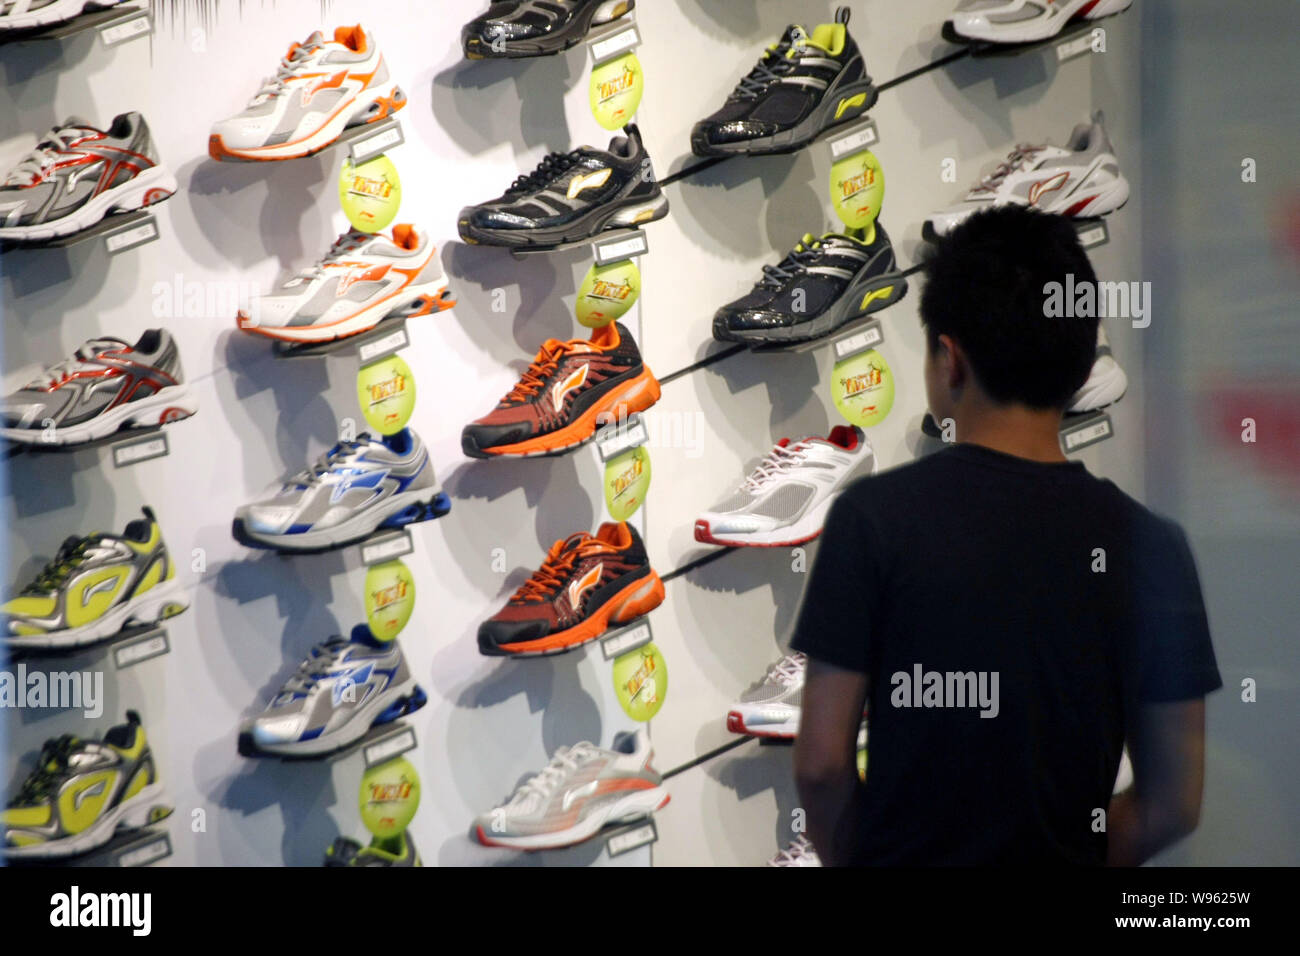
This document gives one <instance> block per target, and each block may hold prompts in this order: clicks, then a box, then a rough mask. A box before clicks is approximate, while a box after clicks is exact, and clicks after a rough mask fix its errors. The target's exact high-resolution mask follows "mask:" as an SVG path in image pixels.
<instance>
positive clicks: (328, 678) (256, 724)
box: [239, 624, 428, 757]
mask: <svg viewBox="0 0 1300 956" xmlns="http://www.w3.org/2000/svg"><path fill="white" fill-rule="evenodd" d="M427 701H428V697H426V696H425V693H424V691H423V690H421V689H420V686H419V685H418V684H416V682H415V678H414V677H413V676H412V675H411V669H410V668H409V667H407V665H406V658H405V657H404V656H403V655H402V648H401V647H400V646H399V645H398V643H397V641H395V640H394V641H388V642H386V643H384V642H380V641H377V640H375V639H374V638H373V637H372V636H371V634H370V629H369V628H368V627H366V626H365V625H364V624H362V625H360V626H358V627H356V628H354V629H353V631H352V637H351V638H344V637H332V638H330V639H329V640H328V641H325V642H324V643H323V644H317V645H316V646H315V647H313V648H312V649H311V653H310V654H308V655H307V659H306V660H305V661H303V662H302V663H301V664H300V665H299V666H298V671H297V673H295V674H294V675H293V676H292V677H290V678H289V679H288V680H287V681H285V684H284V686H283V687H281V688H280V692H279V693H278V694H276V695H275V697H274V698H272V700H271V702H270V703H269V704H267V705H266V710H264V711H263V712H262V713H261V714H260V715H259V716H258V717H255V718H253V719H252V720H248V721H245V723H244V725H243V726H242V727H241V728H240V732H239V752H240V753H241V754H244V755H245V756H253V755H255V754H257V753H267V754H277V755H279V756H283V757H317V756H320V755H321V754H326V753H331V752H333V751H335V750H341V749H342V748H344V747H346V746H348V745H349V744H351V743H355V742H356V741H358V740H360V739H361V738H362V737H364V736H365V735H366V734H367V733H368V732H369V731H370V728H371V727H377V726H379V725H381V724H387V723H390V722H391V721H394V720H397V719H398V718H399V717H402V716H404V715H406V714H410V713H414V712H415V711H417V710H419V709H420V708H421V707H423V706H424V705H425V703H426V702H427Z"/></svg>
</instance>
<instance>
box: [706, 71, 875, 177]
mask: <svg viewBox="0 0 1300 956" xmlns="http://www.w3.org/2000/svg"><path fill="white" fill-rule="evenodd" d="M859 95H862V96H863V102H862V103H860V104H854V105H852V106H848V107H847V108H844V109H842V111H841V112H840V115H839V116H838V117H835V116H833V115H832V114H833V112H834V111H836V110H840V109H841V107H843V106H844V104H846V103H848V102H850V101H852V100H853V99H855V98H857V96H859ZM879 97H880V91H879V90H877V89H876V87H875V84H873V83H872V82H871V79H870V78H867V79H864V80H858V81H857V82H855V83H850V84H847V85H846V86H845V87H844V88H843V89H841V90H835V91H833V92H832V91H829V90H828V91H827V93H826V95H825V96H824V97H822V101H821V102H820V103H819V104H817V108H816V109H815V110H813V112H812V113H810V114H809V115H808V116H806V117H804V119H803V120H802V121H801V122H800V123H799V124H798V125H796V126H793V127H791V128H790V129H788V130H783V131H781V132H779V133H773V134H772V135H771V136H759V137H755V138H754V139H747V140H743V141H740V142H735V143H710V142H709V140H708V134H707V133H703V132H695V131H692V132H691V152H693V153H694V154H695V155H696V156H699V157H701V158H702V159H707V158H710V157H714V156H778V155H781V154H783V153H794V152H798V151H799V150H801V149H803V148H804V147H805V146H809V145H811V144H812V143H813V142H815V141H816V140H817V139H818V137H820V136H821V135H822V134H823V133H826V132H829V131H830V130H833V129H836V128H837V127H840V126H844V125H846V124H848V123H852V122H853V121H854V120H856V119H858V118H860V117H861V116H863V115H865V114H866V112H867V111H868V110H870V109H871V108H872V107H873V106H875V105H876V100H877V99H879Z"/></svg>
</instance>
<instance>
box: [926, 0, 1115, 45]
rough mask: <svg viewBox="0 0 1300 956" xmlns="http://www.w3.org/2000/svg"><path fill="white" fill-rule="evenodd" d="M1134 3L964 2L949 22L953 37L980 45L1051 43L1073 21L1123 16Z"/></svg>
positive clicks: (1111, 0) (1099, 0)
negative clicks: (977, 42)
mask: <svg viewBox="0 0 1300 956" xmlns="http://www.w3.org/2000/svg"><path fill="white" fill-rule="evenodd" d="M1132 4H1133V0H963V2H962V3H961V4H960V5H959V6H958V7H957V12H956V13H954V14H953V15H952V16H951V17H950V18H949V20H948V24H949V25H950V26H951V28H952V33H954V34H955V35H956V36H957V37H959V38H961V39H963V40H974V41H979V42H983V43H1034V42H1037V41H1040V40H1050V39H1051V38H1052V37H1054V36H1056V35H1057V34H1058V33H1060V32H1061V30H1062V29H1064V28H1065V26H1066V25H1067V24H1069V23H1073V22H1075V21H1076V20H1100V19H1101V18H1102V17H1110V16H1114V15H1115V14H1117V13H1123V12H1124V11H1125V10H1127V9H1128V8H1129V7H1130V6H1132Z"/></svg>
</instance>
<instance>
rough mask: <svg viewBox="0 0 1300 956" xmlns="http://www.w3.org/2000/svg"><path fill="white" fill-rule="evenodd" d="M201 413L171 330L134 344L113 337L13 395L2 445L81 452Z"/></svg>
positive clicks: (5, 408)
mask: <svg viewBox="0 0 1300 956" xmlns="http://www.w3.org/2000/svg"><path fill="white" fill-rule="evenodd" d="M198 410H199V403H198V402H197V401H196V400H195V398H194V396H193V395H191V394H190V390H189V387H188V386H186V384H185V379H184V375H183V374H182V372H181V356H180V352H179V351H178V350H177V348H176V341H175V339H173V338H172V336H171V333H170V332H168V331H167V330H166V329H149V330H148V331H147V332H145V333H144V334H143V335H142V336H140V338H139V340H138V341H137V342H136V343H135V345H130V344H128V343H127V342H126V341H125V340H123V339H117V338H110V337H107V336H105V337H103V338H97V339H91V340H90V341H89V342H87V343H85V344H84V345H82V346H81V348H79V349H77V351H76V352H74V353H73V355H72V357H71V358H69V359H67V360H66V361H63V362H60V363H59V364H58V365H54V366H52V367H50V368H47V369H45V370H44V371H43V372H42V373H41V374H40V376H39V377H37V378H35V379H33V380H32V381H31V382H28V383H27V384H26V385H24V386H23V387H22V388H20V389H19V390H18V391H16V392H14V393H12V394H11V395H8V396H6V397H5V399H4V402H3V404H2V405H0V422H3V426H4V427H2V428H0V438H5V439H7V440H8V441H12V442H20V443H22V444H24V445H46V444H49V445H80V444H84V443H86V442H92V441H96V440H98V439H100V438H107V437H108V436H109V435H112V434H114V433H115V432H117V431H119V430H124V429H131V428H148V427H152V426H155V425H166V424H168V423H170V422H176V421H180V420H181V419H183V418H189V417H190V416H191V415H193V414H194V413H195V412H197V411H198Z"/></svg>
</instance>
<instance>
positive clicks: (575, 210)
mask: <svg viewBox="0 0 1300 956" xmlns="http://www.w3.org/2000/svg"><path fill="white" fill-rule="evenodd" d="M623 132H624V133H626V134H627V135H626V136H615V137H614V139H613V140H611V141H610V144H609V149H608V150H603V149H596V148H594V147H591V146H582V147H579V148H578V149H575V150H573V151H572V152H569V153H551V154H550V155H548V156H547V157H546V158H545V159H543V160H542V161H541V163H539V164H538V166H537V168H536V169H534V170H533V171H532V172H531V173H528V174H527V175H524V176H519V177H517V178H516V179H515V181H514V182H513V183H511V184H510V188H509V189H507V190H506V191H505V193H504V194H503V195H501V196H500V197H498V198H496V199H493V200H490V201H488V202H485V203H482V204H480V205H477V206H467V207H466V208H464V209H462V210H461V211H460V217H459V221H458V227H459V229H460V237H461V238H462V239H464V240H465V241H466V242H468V243H472V244H476V245H485V246H510V247H513V248H536V249H546V248H553V247H555V246H559V245H563V244H564V243H568V242H580V241H585V240H587V239H591V238H593V237H595V236H597V235H599V234H600V233H601V232H603V231H605V230H607V229H620V228H634V227H637V226H640V225H642V224H643V223H647V222H653V221H654V220H656V219H662V218H663V217H664V216H666V215H668V197H667V196H665V195H664V194H663V191H662V190H661V189H660V188H659V183H658V182H657V181H656V180H655V177H654V171H653V170H652V169H651V166H650V157H649V156H648V155H647V154H646V149H645V144H644V143H643V142H642V141H641V133H640V132H639V131H638V130H637V128H636V126H635V125H632V126H628V127H626V128H625V129H624V130H623Z"/></svg>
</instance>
